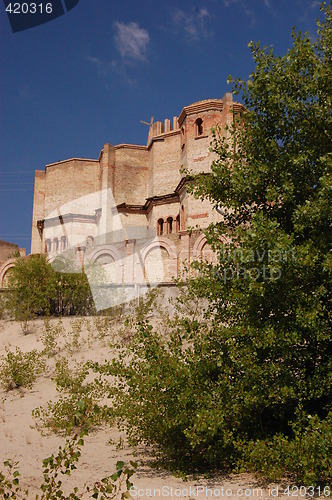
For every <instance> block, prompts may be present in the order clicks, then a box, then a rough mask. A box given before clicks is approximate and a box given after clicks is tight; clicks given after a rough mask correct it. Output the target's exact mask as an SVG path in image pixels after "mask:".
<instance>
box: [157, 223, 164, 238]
mask: <svg viewBox="0 0 332 500" xmlns="http://www.w3.org/2000/svg"><path fill="white" fill-rule="evenodd" d="M163 234H164V219H159V220H158V222H157V235H158V236H162V235H163Z"/></svg>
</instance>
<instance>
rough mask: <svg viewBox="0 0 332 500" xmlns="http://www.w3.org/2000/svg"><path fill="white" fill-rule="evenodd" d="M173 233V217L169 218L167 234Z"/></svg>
mask: <svg viewBox="0 0 332 500" xmlns="http://www.w3.org/2000/svg"><path fill="white" fill-rule="evenodd" d="M172 231H173V217H168V218H167V234H172Z"/></svg>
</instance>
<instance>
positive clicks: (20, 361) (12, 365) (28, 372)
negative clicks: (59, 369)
mask: <svg viewBox="0 0 332 500" xmlns="http://www.w3.org/2000/svg"><path fill="white" fill-rule="evenodd" d="M6 351H7V355H6V356H1V358H0V359H1V364H0V384H1V386H2V387H3V388H4V389H5V391H10V390H12V389H17V388H19V387H24V388H27V389H31V387H32V386H33V384H34V382H35V380H36V379H37V377H38V375H39V374H40V373H42V372H43V371H44V370H45V361H44V359H43V356H42V354H41V353H40V352H38V351H37V350H36V349H33V350H32V351H30V352H27V353H23V352H22V351H21V350H20V349H19V348H18V347H16V351H15V353H14V352H10V351H8V349H6Z"/></svg>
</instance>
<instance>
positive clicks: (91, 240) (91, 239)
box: [86, 235, 95, 247]
mask: <svg viewBox="0 0 332 500" xmlns="http://www.w3.org/2000/svg"><path fill="white" fill-rule="evenodd" d="M94 241H95V239H94V237H93V236H91V235H90V236H88V237H87V239H86V246H87V247H91V246H92V245H93V244H94Z"/></svg>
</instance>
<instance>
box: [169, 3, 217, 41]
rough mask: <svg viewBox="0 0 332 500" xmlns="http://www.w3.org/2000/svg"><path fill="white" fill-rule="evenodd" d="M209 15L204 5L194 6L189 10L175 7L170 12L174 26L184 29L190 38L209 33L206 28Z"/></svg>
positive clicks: (193, 38)
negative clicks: (200, 6)
mask: <svg viewBox="0 0 332 500" xmlns="http://www.w3.org/2000/svg"><path fill="white" fill-rule="evenodd" d="M210 17H211V16H210V13H209V11H208V10H207V9H206V8H205V7H202V8H197V7H196V8H194V9H192V11H190V12H185V11H183V10H181V9H179V8H176V9H174V10H173V13H172V18H173V25H174V26H175V28H176V29H177V30H182V31H184V32H185V33H186V34H187V36H189V38H190V39H191V40H195V39H197V38H199V37H201V36H205V37H206V36H209V35H210V34H211V33H210V32H209V31H208V29H207V21H208V19H209V18H210Z"/></svg>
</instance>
